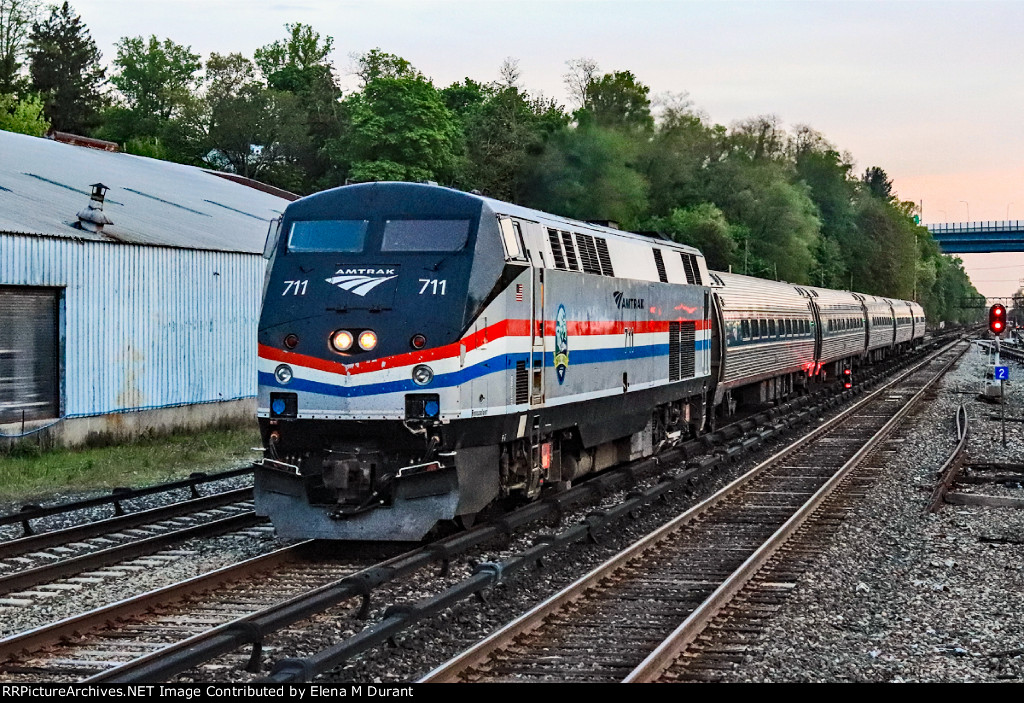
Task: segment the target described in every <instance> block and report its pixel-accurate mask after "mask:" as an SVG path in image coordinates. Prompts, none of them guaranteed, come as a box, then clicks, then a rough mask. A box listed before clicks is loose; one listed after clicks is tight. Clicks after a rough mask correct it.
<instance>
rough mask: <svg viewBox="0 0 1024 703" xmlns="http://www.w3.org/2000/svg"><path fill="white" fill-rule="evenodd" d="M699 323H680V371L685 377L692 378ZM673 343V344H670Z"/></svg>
mask: <svg viewBox="0 0 1024 703" xmlns="http://www.w3.org/2000/svg"><path fill="white" fill-rule="evenodd" d="M696 340H697V323H695V322H680V323H679V373H680V375H681V376H682V377H683V378H692V377H693V375H694V373H695V369H694V356H695V354H696V344H697V342H696ZM670 345H671V344H670Z"/></svg>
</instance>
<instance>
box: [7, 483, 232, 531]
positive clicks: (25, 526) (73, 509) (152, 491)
mask: <svg viewBox="0 0 1024 703" xmlns="http://www.w3.org/2000/svg"><path fill="white" fill-rule="evenodd" d="M249 474H252V467H251V466H241V467H237V468H234V469H228V470H226V471H220V472H217V473H212V474H207V473H205V472H196V473H193V474H192V475H191V476H189V477H188V478H185V479H181V480H178V481H171V482H169V483H161V484H156V485H153V486H145V487H142V488H124V487H119V488H115V489H114V490H113V491H111V492H110V493H109V494H108V495H102V496H96V497H93V498H85V499H82V500H73V501H65V502H63V503H55V504H53V505H35V504H25V505H22V506H21V508H20V509H19V510H16V511H15V512H12V513H8V514H6V515H0V532H2V534H3V537H0V539H15V538H16V537H17V535H15V534H14V530H16V529H18V528H17V527H16V526H18V525H20V528H21V533H22V534H21V536H29V535H34V534H37V533H39V532H47V531H49V530H48V529H47V527H48V526H47V523H46V521H47V518H52V517H54V516H57V515H62V516H65V518H68V516H69V515H71V516H72V518H71V519H74V518H75V517H77V519H78V522H80V523H89V522H93V521H95V520H96V515H95V513H94V512H90V513H83V511H86V510H92V511H95V510H96V509H101V508H103V507H106V506H109V507H110V508H111V509H112V510H113V514H114V517H117V516H121V515H125V514H126V512H131V510H130V508H129V509H127V510H126V508H125V506H126V505H129V506H130V504H131V502H132V501H133V500H135V499H138V498H143V497H146V496H153V495H159V494H161V493H167V494H170V493H174V492H177V491H182V490H187V491H188V492H189V495H190V497H191V498H200V497H201V496H200V493H199V486H201V485H204V484H208V483H215V482H217V481H223V480H226V479H231V478H236V477H238V476H245V475H249ZM75 514H77V515H75Z"/></svg>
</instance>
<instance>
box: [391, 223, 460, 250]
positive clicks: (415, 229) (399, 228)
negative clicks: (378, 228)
mask: <svg viewBox="0 0 1024 703" xmlns="http://www.w3.org/2000/svg"><path fill="white" fill-rule="evenodd" d="M468 239H469V220H386V221H385V222H384V242H383V243H382V244H381V247H380V249H381V251H418V252H428V251H459V250H460V249H462V247H464V246H466V240H468Z"/></svg>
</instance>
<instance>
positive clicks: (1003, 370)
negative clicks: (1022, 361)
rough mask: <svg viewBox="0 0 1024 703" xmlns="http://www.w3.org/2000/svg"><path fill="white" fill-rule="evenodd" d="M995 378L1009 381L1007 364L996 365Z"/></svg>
mask: <svg viewBox="0 0 1024 703" xmlns="http://www.w3.org/2000/svg"><path fill="white" fill-rule="evenodd" d="M996 380H997V381H1009V380H1010V367H1009V366H997V367H996Z"/></svg>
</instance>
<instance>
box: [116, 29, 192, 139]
mask: <svg viewBox="0 0 1024 703" xmlns="http://www.w3.org/2000/svg"><path fill="white" fill-rule="evenodd" d="M116 46H117V58H116V59H115V60H114V66H115V68H116V71H115V73H114V75H113V76H112V77H111V79H110V82H111V83H113V84H114V86H115V87H116V88H117V89H118V90H119V91H120V92H121V95H122V96H123V98H124V103H125V106H126V107H127V108H128V109H129V110H132V111H133V112H136V113H141V114H142V115H151V116H153V117H156V118H157V119H158V120H169V119H170V118H171V117H173V116H174V115H175V114H177V113H178V112H179V111H180V110H181V109H182V108H183V107H184V106H185V105H186V104H187V103H188V102H189V101H190V100H191V99H192V97H193V95H194V94H195V92H196V90H197V88H198V87H199V77H198V75H197V73H198V71H199V69H200V68H201V67H202V64H201V63H200V61H199V55H198V54H194V53H192V49H191V47H187V46H183V45H181V44H176V43H174V42H173V41H171V40H170V39H164V40H163V41H160V40H158V39H157V38H156V36H155V35H154V36H150V38H149V39H148V40H146V39H143V38H142V37H123V38H122V39H121V40H120V41H119V42H117V44H116Z"/></svg>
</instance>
